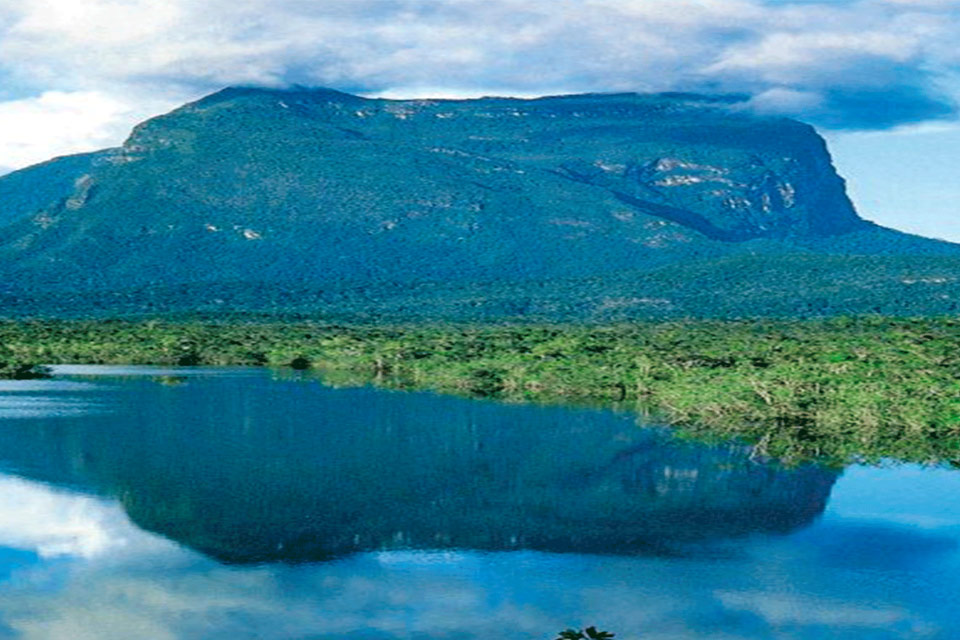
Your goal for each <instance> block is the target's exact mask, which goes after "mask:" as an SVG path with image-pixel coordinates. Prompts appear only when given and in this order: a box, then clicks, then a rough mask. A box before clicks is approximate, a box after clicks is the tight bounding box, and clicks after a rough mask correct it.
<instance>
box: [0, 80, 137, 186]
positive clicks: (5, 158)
mask: <svg viewBox="0 0 960 640" xmlns="http://www.w3.org/2000/svg"><path fill="white" fill-rule="evenodd" d="M138 115H139V116H142V115H144V110H143V108H142V107H140V108H136V109H135V108H133V107H131V106H130V105H128V104H125V103H124V102H122V101H121V100H118V99H117V98H114V97H112V96H109V95H105V94H103V93H101V92H98V91H72V92H65V91H47V92H44V93H43V94H41V95H40V96H38V97H35V98H26V99H23V100H13V101H8V102H0V165H6V166H11V167H18V166H24V165H27V164H32V163H35V162H41V161H43V160H47V159H48V158H50V156H51V155H62V154H67V153H78V152H82V151H92V150H95V149H100V148H103V147H106V146H111V145H115V144H117V143H118V142H119V141H120V140H122V138H123V136H124V134H125V132H126V130H127V128H128V127H127V125H128V123H129V121H130V120H131V119H133V118H135V117H137V116H138Z"/></svg>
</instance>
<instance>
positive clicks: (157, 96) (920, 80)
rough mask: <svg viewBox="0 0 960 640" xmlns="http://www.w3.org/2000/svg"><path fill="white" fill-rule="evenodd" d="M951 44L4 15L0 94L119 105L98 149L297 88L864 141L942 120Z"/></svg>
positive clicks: (533, 1)
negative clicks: (637, 94) (625, 113)
mask: <svg viewBox="0 0 960 640" xmlns="http://www.w3.org/2000/svg"><path fill="white" fill-rule="evenodd" d="M958 39H960V2H958V1H957V0H854V1H849V2H829V3H827V2H823V3H819V2H809V1H805V2H799V1H796V2H785V1H779V2H775V1H773V0H767V1H761V0H315V1H308V0H231V1H229V2H228V1H227V0H127V1H125V2H119V1H117V0H87V1H85V2H82V3H78V2H75V0H31V1H30V2H23V1H22V0H0V82H4V84H7V85H8V87H16V88H17V91H18V92H19V93H18V95H13V96H9V95H8V96H7V98H8V99H20V100H21V101H22V100H24V99H28V100H29V99H34V100H35V99H37V98H38V97H39V96H41V95H43V94H44V93H45V92H50V91H56V92H61V93H62V94H65V95H70V94H73V93H75V94H76V95H77V98H78V100H84V101H87V103H89V102H90V96H91V95H92V94H96V95H99V96H101V97H102V99H103V100H112V101H114V102H115V103H117V104H118V105H124V106H125V108H121V107H118V108H117V109H116V111H117V112H118V113H125V114H127V115H126V116H125V117H121V116H117V115H115V116H112V119H111V118H107V117H106V116H102V117H100V118H99V121H98V123H96V124H94V125H91V126H92V127H93V128H94V129H95V130H97V131H99V132H101V133H100V137H102V132H103V131H104V130H113V129H112V128H111V127H113V128H116V129H117V130H119V128H121V126H122V128H126V127H128V126H129V125H130V124H132V120H131V119H132V118H133V117H134V116H137V117H142V115H146V114H145V113H142V112H143V111H145V110H148V109H153V110H156V109H165V108H167V107H169V106H174V105H175V104H177V103H179V102H182V101H184V100H187V99H191V98H196V97H199V96H200V95H202V94H204V93H207V92H210V91H213V90H216V89H218V88H221V87H222V86H224V85H231V84H246V85H268V86H282V85H287V84H293V83H298V84H304V85H327V86H333V87H336V88H340V89H345V90H352V91H362V92H366V93H369V94H389V95H392V96H418V97H423V96H427V95H431V94H434V95H437V94H442V95H447V96H450V95H480V94H491V93H496V94H509V95H536V94H544V93H560V92H582V91H674V90H677V91H699V92H725V93H744V94H747V95H750V96H753V101H752V103H751V104H752V105H753V106H756V107H757V108H759V109H762V110H765V111H768V112H774V113H783V114H786V115H792V116H797V117H801V118H805V119H808V120H811V121H813V122H814V123H818V124H821V125H825V126H829V127H832V128H840V129H842V128H857V129H870V128H887V127H892V126H896V125H899V124H905V123H912V122H918V121H924V120H929V119H936V118H943V117H948V116H951V115H953V113H954V96H953V95H952V92H951V86H952V85H956V84H957V79H956V75H957V71H958V69H960V54H958V52H957V49H956V46H955V44H954V43H955V42H956V41H957V40H958ZM10 91H11V90H10V89H9V88H7V90H6V91H5V92H4V93H7V94H9V93H10ZM0 108H2V103H0ZM101 112H102V110H101ZM94 119H96V118H94ZM77 135H82V132H79V133H78V134H77ZM121 137H122V136H121ZM91 142H92V140H91ZM81 146H82V145H81ZM4 154H6V155H7V157H2V156H3V155H4ZM21 156H22V154H21ZM14 161H15V162H20V163H22V162H23V158H16V159H15V160H14ZM3 164H12V162H11V160H10V156H9V153H8V152H7V151H6V144H5V141H4V140H2V139H0V165H3Z"/></svg>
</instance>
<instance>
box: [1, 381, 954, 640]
mask: <svg viewBox="0 0 960 640" xmlns="http://www.w3.org/2000/svg"><path fill="white" fill-rule="evenodd" d="M136 373H137V372H136V371H132V372H131V371H129V370H127V371H124V372H123V374H124V375H125V376H127V377H125V378H109V377H98V378H83V379H80V378H77V379H75V380H54V381H50V382H46V383H42V384H41V387H42V385H43V384H47V385H50V386H49V387H48V388H47V389H44V388H40V387H37V386H36V385H37V384H38V383H36V382H30V383H24V384H25V385H26V384H29V385H34V386H33V387H31V388H30V389H29V392H27V391H26V390H24V391H23V395H22V397H24V398H35V397H48V396H49V397H51V398H54V399H55V400H56V402H65V401H70V400H71V399H72V400H75V401H76V402H89V403H91V405H92V406H95V407H97V410H93V411H91V412H89V413H86V414H83V415H82V416H81V415H78V414H70V415H65V414H63V413H61V412H57V411H56V410H53V411H52V412H50V413H48V414H46V415H35V416H32V417H31V418H30V419H20V418H17V419H4V420H3V422H0V469H3V470H5V471H6V475H4V476H0V638H2V637H10V638H37V639H39V638H43V639H48V638H49V639H54V638H56V639H60V638H76V639H83V638H97V639H98V640H100V639H112V638H118V639H119V638H123V639H124V640H126V639H129V638H134V637H136V638H151V639H152V638H306V637H309V638H371V639H379V638H384V639H387V638H485V637H499V634H501V632H502V630H504V629H509V630H511V631H510V632H509V637H511V638H514V637H515V638H520V639H523V638H546V637H547V636H549V634H550V633H551V632H553V631H556V630H559V629H560V628H563V627H565V626H570V625H578V624H580V625H585V624H598V625H601V626H603V627H606V628H609V629H612V630H614V631H617V632H618V633H619V635H618V638H624V639H629V638H635V637H641V638H758V639H759V638H944V639H947V638H951V637H956V636H955V635H951V634H954V633H955V631H954V630H953V625H954V623H955V621H956V620H957V614H958V613H960V607H958V605H957V603H956V598H955V597H954V596H953V594H955V593H956V592H957V591H958V589H957V587H958V586H960V584H958V583H960V578H958V577H957V576H960V551H958V545H960V504H958V503H960V501H958V500H956V496H957V495H960V474H958V473H955V472H951V471H946V470H929V469H918V468H916V467H897V468H890V469H860V468H853V469H849V470H847V471H846V472H845V474H844V475H843V476H842V477H841V478H839V480H837V481H836V484H833V482H834V480H835V477H834V475H833V474H832V473H830V472H823V471H819V470H800V471H797V472H792V471H786V470H782V469H774V468H766V467H762V466H759V465H756V464H755V463H752V462H750V461H749V459H748V456H747V455H746V453H745V452H744V451H743V450H742V449H740V448H737V447H726V448H715V449H710V448H706V447H702V446H699V445H694V444H689V443H678V442H675V441H673V440H671V439H670V437H669V435H668V434H666V433H665V432H663V431H661V430H640V429H636V428H634V427H633V425H632V419H631V418H630V417H629V416H625V415H621V414H615V413H611V412H601V411H584V410H564V409H555V408H554V409H543V408H535V407H515V406H514V407H510V406H503V405H497V404H493V403H482V402H472V401H468V400H460V399H455V398H443V397H437V396H432V395H429V394H398V393H389V392H379V391H373V390H368V389H360V390H332V389H329V388H323V387H319V386H318V385H316V384H315V383H312V382H295V381H289V380H287V381H284V380H280V381H271V380H269V378H268V374H266V373H262V372H261V373H259V374H255V375H252V376H251V374H250V372H242V374H239V375H238V376H232V375H230V374H229V373H223V372H218V373H216V375H211V376H210V377H204V376H197V377H195V378H190V379H188V380H187V381H186V382H183V381H182V380H181V381H179V382H177V383H175V384H172V385H171V383H170V381H169V380H163V379H159V378H157V377H155V376H154V377H150V376H147V377H142V376H136V375H134V374H136ZM156 375H161V376H162V375H167V373H162V374H156ZM78 382H81V383H82V384H81V385H80V386H72V387H71V386H69V385H75V384H76V383H78ZM158 382H163V384H158ZM64 384H67V385H68V386H66V387H64V386H63V385H64ZM91 386H92V387H94V388H93V389H91V388H90V387H91ZM3 391H4V393H3V395H2V396H0V397H2V398H3V399H4V400H7V401H10V402H14V401H15V399H16V397H17V396H18V395H19V392H17V391H16V390H14V389H11V388H7V389H4V390H3ZM30 402H32V400H30ZM0 415H2V414H0ZM405 487H406V488H405ZM378 492H379V493H380V494H382V495H377V494H378ZM828 495H829V504H828V505H827V507H826V509H825V511H823V513H822V515H818V514H820V512H821V510H822V509H823V504H824V501H825V500H826V499H827V496H828ZM361 503H370V506H369V508H366V507H365V506H364V504H361ZM216 504H219V505H221V508H220V509H214V508H212V505H216ZM411 507H412V509H411ZM527 511H534V512H535V516H530V515H529V514H528V513H526V512H527ZM698 511H700V512H708V513H710V514H711V517H712V518H713V519H714V522H713V523H712V524H710V523H704V522H701V523H698V525H697V526H696V527H695V528H697V529H698V530H699V535H697V532H691V531H689V529H690V526H689V523H690V522H691V520H690V518H694V519H695V518H696V515H695V514H696V512H698ZM411 512H413V513H411ZM621 513H623V514H626V516H625V517H622V518H621V517H620V514H621ZM131 517H133V519H134V520H136V521H138V522H139V523H140V524H141V525H142V526H143V527H146V528H148V529H150V530H152V531H153V532H150V531H148V530H145V529H144V528H141V526H137V525H135V524H134V523H133V520H131ZM571 520H572V521H573V522H574V524H571ZM235 528H240V529H243V531H240V532H236V531H233V530H234V529H235ZM438 532H439V533H440V534H442V535H437V533H438ZM271 545H272V548H271ZM277 545H281V548H277ZM603 545H607V548H606V549H603V548H602V547H603ZM431 546H432V547H433V548H432V549H431V548H424V547H431ZM200 550H202V551H205V552H206V553H201V551H200ZM578 550H579V551H583V550H589V551H591V553H584V552H577V551H578ZM557 551H565V553H557ZM597 551H605V552H604V553H596V552H597ZM214 557H217V558H220V560H222V561H224V562H225V564H224V563H221V562H218V561H217V560H215V559H214ZM321 558H328V560H327V561H325V562H319V561H318V560H320V559H321ZM258 561H260V562H258Z"/></svg>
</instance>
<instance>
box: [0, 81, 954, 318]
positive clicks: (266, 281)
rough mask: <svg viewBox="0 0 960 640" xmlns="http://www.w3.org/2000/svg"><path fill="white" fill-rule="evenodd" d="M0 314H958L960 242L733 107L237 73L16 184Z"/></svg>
mask: <svg viewBox="0 0 960 640" xmlns="http://www.w3.org/2000/svg"><path fill="white" fill-rule="evenodd" d="M0 226H2V231H3V233H2V235H0V265H2V266H0V283H2V284H0V315H14V316H16V315H42V316H75V315H100V316H103V315H106V316H110V315H130V314H133V315H138V314H149V315H154V314H163V313H190V312H218V313H219V312H266V313H277V312H293V313H305V314H311V315H321V316H327V317H335V318H338V319H341V318H342V319H349V318H353V319H368V320H377V319H390V320H403V319H429V318H435V319H461V320H475V319H483V320H488V319H511V318H513V319H515V318H520V317H523V318H532V319H551V320H569V319H576V320H616V319H628V318H642V317H674V316H720V317H724V316H744V315H780V316H797V315H825V314H837V313H864V312H882V313H894V314H896V313H906V314H939V313H954V312H957V311H958V309H960V304H958V301H960V245H954V244H950V243H946V242H941V241H935V240H929V239H924V238H919V237H916V236H910V235H907V234H903V233H899V232H896V231H892V230H889V229H884V228H881V227H878V226H876V225H874V224H872V223H869V222H866V221H864V220H863V219H861V218H860V217H859V216H858V215H857V213H856V211H855V210H854V207H853V205H852V204H851V202H850V200H849V198H848V197H847V195H846V192H845V189H844V183H843V180H842V179H841V178H840V177H839V176H838V175H837V173H836V171H835V170H834V168H833V166H832V164H831V162H830V157H829V154H828V153H827V149H826V146H825V144H824V142H823V140H822V139H821V138H820V137H819V136H818V135H817V133H816V132H815V131H814V129H813V128H812V127H810V126H808V125H805V124H801V123H799V122H795V121H792V120H787V119H781V118H765V117H758V116H756V115H752V114H750V113H747V112H745V111H743V110H740V109H738V107H737V105H736V104H735V103H731V102H730V101H728V100H724V99H722V98H709V97H701V96H694V95H687V94H662V95H637V94H611V95H607V94H600V95H574V96H557V97H547V98H540V99H536V100H518V99H505V98H483V99H478V100H452V101H451V100H411V101H393V100H373V99H365V98H360V97H357V96H353V95H349V94H345V93H340V92H336V91H331V90H328V89H293V90H266V89H246V88H230V89H225V90H223V91H220V92H218V93H216V94H213V95H211V96H208V97H206V98H204V99H202V100H200V101H198V102H195V103H192V104H188V105H186V106H184V107H181V108H180V109H177V110H175V111H173V112H171V113H169V114H167V115H164V116H160V117H158V118H154V119H152V120H149V121H147V122H144V123H143V124H141V125H139V126H137V127H136V128H135V129H134V131H133V133H132V134H131V136H130V137H129V138H128V140H127V141H126V142H125V143H124V145H123V146H122V147H120V148H117V149H107V150H104V151H101V152H97V153H93V154H84V155H79V156H71V157H65V158H58V159H55V160H51V161H49V162H47V163H44V164H40V165H36V166H34V167H30V168H27V169H23V170H21V171H17V172H14V173H11V174H8V175H7V176H4V177H2V178H0Z"/></svg>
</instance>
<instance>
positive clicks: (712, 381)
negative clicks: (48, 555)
mask: <svg viewBox="0 0 960 640" xmlns="http://www.w3.org/2000/svg"><path fill="white" fill-rule="evenodd" d="M0 349H2V351H0V355H3V356H4V357H3V358H0V360H5V361H6V362H11V363H17V364H18V366H25V365H32V364H38V363H46V364H60V363H72V364H165V365H256V366H290V365H293V366H295V367H297V368H315V369H318V370H320V371H321V372H322V373H323V376H324V377H325V378H326V379H328V380H330V381H332V382H335V383H347V384H369V383H372V384H377V385H381V386H384V387H390V388H396V389H432V390H436V391H441V392H452V393H460V394H466V395H475V396H487V397H494V398H500V399H505V400H510V401H533V402H590V403H592V404H601V405H611V406H618V407H621V408H624V407H625V408H629V409H631V410H635V411H637V412H639V413H641V414H651V415H655V416H657V418H658V419H662V420H663V421H666V422H669V423H671V424H674V425H676V426H678V427H679V428H680V429H681V430H682V431H683V433H685V434H689V435H691V436H694V437H705V438H711V437H718V438H726V437H740V438H744V439H746V440H747V441H750V442H752V443H754V444H755V445H756V447H757V451H758V453H759V454H762V455H768V456H772V457H776V458H781V459H785V460H789V461H803V460H811V459H813V460H818V461H823V462H829V463H837V464H842V463H847V462H851V461H867V462H877V461H880V460H884V459H894V460H901V461H910V462H922V463H953V464H955V465H960V319H954V318H922V319H902V318H896V319H894V318H882V317H866V318H837V319H830V320H802V321H786V320H784V321H773V320H762V321H704V320H696V321H693V320H691V321H681V322H656V323H654V322H650V323H634V324H624V325H613V326H588V325H558V326H544V325H503V326H500V325H486V326H447V325H437V326H423V325H418V326H407V327H403V326H396V327H385V326H359V325H358V326H343V325H330V324H322V323H307V322H296V323H281V322H240V321H237V322H200V321H195V322H194V321H160V320H151V321H16V322H15V321H7V322H0ZM5 371H6V370H4V369H0V377H2V376H3V375H4V373H5Z"/></svg>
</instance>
